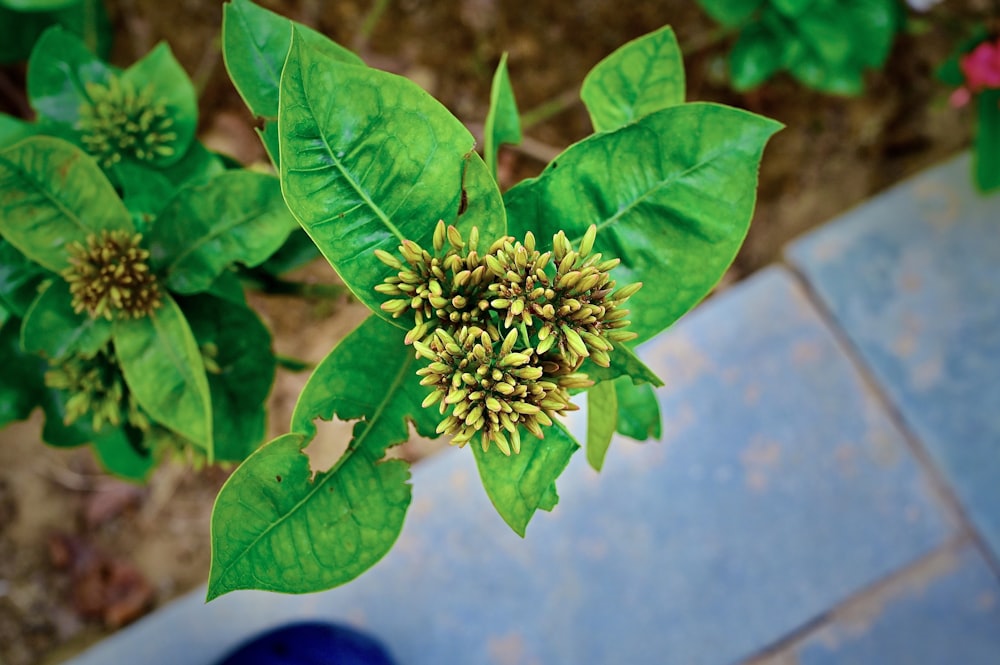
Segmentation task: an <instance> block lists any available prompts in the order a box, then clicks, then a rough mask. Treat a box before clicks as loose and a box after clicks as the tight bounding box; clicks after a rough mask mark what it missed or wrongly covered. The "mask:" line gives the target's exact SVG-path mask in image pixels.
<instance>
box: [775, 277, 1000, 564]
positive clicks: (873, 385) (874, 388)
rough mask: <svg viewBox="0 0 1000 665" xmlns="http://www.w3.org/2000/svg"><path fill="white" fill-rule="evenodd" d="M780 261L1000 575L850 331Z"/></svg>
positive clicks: (942, 500)
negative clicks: (849, 333) (851, 336)
mask: <svg viewBox="0 0 1000 665" xmlns="http://www.w3.org/2000/svg"><path fill="white" fill-rule="evenodd" d="M779 265H783V266H784V267H785V268H787V269H788V271H789V272H790V273H791V274H792V275H793V276H794V278H795V280H796V282H797V283H798V285H799V287H800V288H801V289H802V290H803V293H805V295H806V298H807V299H808V300H809V302H810V304H811V305H812V306H813V309H814V310H815V311H816V313H817V315H818V316H819V318H820V320H821V321H822V323H823V325H824V326H825V327H826V329H827V330H828V331H830V333H831V334H832V335H833V338H834V340H835V342H836V344H837V345H838V346H839V347H840V350H841V351H842V352H843V353H844V355H845V356H847V358H848V360H849V362H850V363H851V365H852V366H853V367H854V369H855V371H857V372H858V375H859V376H860V377H861V382H862V384H863V385H864V386H865V387H866V388H868V390H870V391H871V393H872V396H873V397H874V399H875V402H876V404H877V405H878V406H879V407H881V408H882V410H883V411H884V412H885V414H886V415H887V416H888V418H889V420H890V422H892V424H893V426H894V427H896V429H897V430H898V431H899V433H900V434H901V435H902V437H903V440H904V441H905V443H906V446H907V448H908V449H909V450H910V452H911V453H912V454H913V455H914V457H915V458H916V460H917V463H918V464H919V465H920V467H921V470H922V471H923V473H924V477H925V479H926V480H927V482H928V485H929V487H930V490H931V492H932V494H933V495H935V498H936V499H937V500H938V503H939V504H941V505H942V507H943V508H944V511H945V514H946V516H947V518H948V519H949V521H951V522H953V523H954V525H955V526H956V527H957V528H958V530H959V532H960V533H963V534H964V535H965V536H966V537H967V539H968V540H969V542H971V543H972V544H973V545H974V546H975V548H976V550H977V551H978V552H979V554H980V556H982V557H983V559H984V560H985V562H986V564H987V566H989V568H990V570H991V571H992V572H993V574H994V575H995V576H996V577H997V578H998V579H1000V553H994V552H993V550H992V549H991V548H990V546H989V545H988V544H987V543H986V539H985V538H983V536H982V534H980V533H979V530H978V529H977V528H976V527H975V525H974V524H973V523H972V520H971V519H969V515H968V513H967V512H966V510H965V506H964V505H963V504H962V502H961V501H960V500H959V498H958V496H957V494H956V493H955V491H954V489H953V488H952V486H951V484H950V483H949V482H948V479H947V476H945V473H944V471H942V470H941V469H940V468H939V467H938V465H937V464H936V463H935V462H934V459H933V457H932V456H931V454H930V452H929V451H928V450H927V448H926V447H925V446H924V444H923V442H922V441H921V440H920V438H919V437H918V436H917V434H916V433H915V432H914V431H913V429H912V428H911V427H910V424H909V422H908V421H907V419H906V416H905V415H904V414H903V412H902V411H901V410H900V408H899V407H898V406H897V405H896V403H895V402H894V401H893V400H892V398H891V395H890V394H889V393H888V391H887V390H886V389H885V387H884V386H883V385H882V382H881V381H880V380H879V379H878V377H877V376H876V375H875V373H874V371H873V370H872V369H871V367H869V365H868V363H867V362H866V361H865V359H864V356H863V355H862V354H861V351H860V349H859V348H858V347H857V345H856V344H855V343H854V341H853V340H852V339H851V338H850V336H849V335H848V334H847V331H846V330H845V329H844V328H843V327H842V326H841V325H840V322H839V321H838V320H837V318H836V316H834V314H833V311H832V310H830V308H829V307H828V306H827V305H826V303H825V302H824V301H823V298H822V297H821V296H820V294H819V292H818V291H816V289H814V288H813V285H812V283H811V282H810V281H809V279H808V278H807V277H806V275H805V274H804V273H803V272H802V271H801V270H800V269H799V268H798V267H797V266H795V265H792V264H791V263H789V262H788V261H787V260H783V261H782V262H781V264H779Z"/></svg>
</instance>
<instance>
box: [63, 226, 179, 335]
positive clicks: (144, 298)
mask: <svg viewBox="0 0 1000 665" xmlns="http://www.w3.org/2000/svg"><path fill="white" fill-rule="evenodd" d="M141 240H142V235H141V234H138V233H135V234H133V233H131V232H129V231H102V232H101V234H100V235H99V236H98V235H96V234H92V235H90V236H89V237H88V238H87V244H86V245H84V244H83V243H80V242H74V243H72V244H70V245H69V246H68V248H67V249H68V251H69V264H70V265H69V267H68V268H66V269H65V270H63V272H62V276H63V277H64V278H65V279H66V281H67V282H69V290H70V293H71V294H72V296H73V309H74V311H76V312H77V313H81V312H84V311H86V312H87V313H88V314H89V315H90V316H91V317H92V318H97V317H99V316H103V317H105V318H106V319H108V320H109V321H110V320H112V319H114V318H115V316H116V315H119V316H126V317H131V318H140V317H143V316H148V315H149V314H150V313H151V312H152V311H153V310H154V309H156V308H157V307H159V306H160V289H159V286H158V285H157V283H156V277H155V276H154V275H153V274H152V273H151V272H150V270H149V265H148V264H147V263H146V261H147V260H148V259H149V251H148V250H146V249H143V248H142V247H140V246H139V242H140V241H141Z"/></svg>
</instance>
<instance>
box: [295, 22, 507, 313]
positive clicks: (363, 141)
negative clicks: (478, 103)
mask: <svg viewBox="0 0 1000 665" xmlns="http://www.w3.org/2000/svg"><path fill="white" fill-rule="evenodd" d="M278 133H279V136H280V138H281V141H280V143H281V186H282V192H283V193H284V196H285V201H286V202H287V203H288V205H289V208H291V210H292V213H293V214H294V215H295V216H296V218H298V220H299V223H301V224H302V226H303V228H304V229H305V230H306V232H307V233H308V234H309V235H310V237H312V239H313V241H314V242H315V243H316V246H317V247H319V249H320V251H321V252H322V253H323V255H324V256H325V257H326V258H327V260H328V261H329V262H330V263H331V265H333V267H334V269H335V270H336V271H337V272H338V273H339V274H340V276H341V278H342V279H343V280H344V283H345V284H346V285H347V286H348V288H350V290H351V291H352V292H353V293H354V294H355V295H356V296H357V298H358V299H359V300H360V301H361V302H363V303H365V304H366V305H368V307H370V308H371V309H373V310H374V311H375V312H376V313H378V314H379V315H380V316H383V317H385V318H386V320H391V317H389V316H388V315H387V314H385V313H384V312H382V310H381V309H379V305H380V303H381V301H382V298H381V297H379V295H378V294H377V293H375V291H374V290H373V288H374V286H375V285H376V284H378V283H380V282H381V281H382V280H383V279H384V278H385V277H387V276H389V275H390V274H392V269H391V268H389V267H387V266H385V265H383V264H382V263H381V262H380V261H378V260H377V259H375V258H374V257H373V255H372V253H373V252H374V250H375V249H383V250H385V251H388V252H395V251H396V247H397V246H398V245H399V243H400V242H401V241H402V240H403V239H410V240H414V241H416V242H418V243H421V244H422V245H426V246H430V242H429V241H430V238H431V235H432V234H433V230H434V226H435V224H436V223H437V221H438V220H439V219H443V220H445V221H446V222H450V223H457V225H458V226H459V228H460V229H465V230H468V228H470V227H471V226H473V225H477V226H479V228H480V234H481V236H482V237H483V238H484V239H485V238H494V237H498V236H500V235H503V233H504V231H505V226H506V222H505V217H504V210H503V206H502V205H501V199H500V192H499V190H498V189H497V186H496V183H495V181H493V178H492V176H491V175H490V174H489V170H488V169H487V167H486V165H485V163H484V162H483V160H482V159H480V158H479V156H478V155H477V154H475V153H473V152H471V151H472V147H473V145H474V140H473V138H472V135H471V134H470V133H469V131H468V130H467V129H466V128H465V127H464V126H463V125H462V123H461V122H459V121H458V119H457V118H455V117H454V116H453V115H451V113H449V112H448V110H447V109H445V108H444V107H443V106H441V105H440V104H439V103H438V102H437V101H436V100H434V99H433V98H432V97H431V96H430V95H428V94H427V93H426V92H424V91H423V90H421V89H420V88H419V87H418V86H417V85H416V84H415V83H412V82H411V81H408V80H406V79H404V78H401V77H399V76H395V75H393V74H388V73H386V72H381V71H378V70H375V69H369V68H366V67H355V66H352V65H345V64H343V63H341V62H338V61H337V60H335V59H334V58H331V57H329V56H326V55H324V54H322V53H318V52H315V51H312V50H309V48H308V45H306V44H304V42H303V40H302V39H301V38H300V37H299V36H298V33H296V36H295V37H294V38H293V40H292V47H291V51H290V52H289V55H288V62H287V63H286V64H285V69H284V71H283V73H282V77H281V112H280V115H279V120H278ZM463 183H465V184H466V186H465V189H466V197H465V198H466V199H467V203H468V209H467V210H466V211H465V214H463V215H461V216H459V211H460V210H461V204H462V199H463V197H462V190H463ZM469 184H474V185H475V187H470V186H469ZM399 325H406V323H405V322H400V323H399Z"/></svg>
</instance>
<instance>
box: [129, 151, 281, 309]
mask: <svg viewBox="0 0 1000 665" xmlns="http://www.w3.org/2000/svg"><path fill="white" fill-rule="evenodd" d="M295 228H298V227H297V224H296V223H295V219H294V218H293V217H292V216H291V214H289V212H288V208H287V207H286V206H285V202H284V200H283V199H282V198H281V188H280V185H279V184H278V179H277V178H275V177H274V176H270V175H266V174H263V173H254V172H252V171H243V170H239V171H226V172H224V173H222V174H220V175H218V176H216V177H215V178H213V179H211V180H209V181H208V182H206V183H204V184H201V185H194V186H191V187H188V188H186V189H183V190H181V191H180V192H179V193H178V194H177V196H176V197H175V198H174V199H173V200H172V201H171V202H170V204H168V206H167V207H166V208H165V209H164V210H163V211H162V212H161V213H160V216H159V218H158V219H157V220H156V221H155V223H154V224H153V228H152V231H151V232H150V235H149V248H150V260H151V262H152V265H153V268H154V270H155V271H156V272H157V273H162V274H165V276H166V282H167V285H168V286H169V287H170V288H171V289H172V290H174V291H177V292H178V293H198V292H200V291H204V290H205V289H207V288H208V287H209V286H211V284H212V282H213V281H215V279H216V278H217V277H218V276H219V275H220V274H221V273H222V271H223V270H225V269H226V268H227V267H228V266H230V265H232V264H234V263H237V262H239V263H242V264H244V265H247V266H255V265H257V264H259V263H262V262H263V261H265V260H267V258H268V257H269V256H271V254H273V253H274V252H275V251H276V250H277V249H278V248H279V247H281V245H282V243H284V241H285V239H286V238H287V237H288V234H289V233H291V232H292V230H293V229H295Z"/></svg>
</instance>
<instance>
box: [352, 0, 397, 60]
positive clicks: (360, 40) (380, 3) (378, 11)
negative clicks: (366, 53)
mask: <svg viewBox="0 0 1000 665" xmlns="http://www.w3.org/2000/svg"><path fill="white" fill-rule="evenodd" d="M390 2H392V0H375V4H374V5H372V8H371V9H370V10H368V14H367V15H366V16H365V20H364V21H362V22H361V27H360V28H358V37H357V39H355V40H354V48H355V50H357V51H361V50H364V48H365V47H366V46H368V41H369V40H370V39H371V36H372V33H373V32H375V26H377V25H378V22H379V20H381V18H382V15H383V14H385V10H387V9H388V8H389V3H390Z"/></svg>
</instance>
